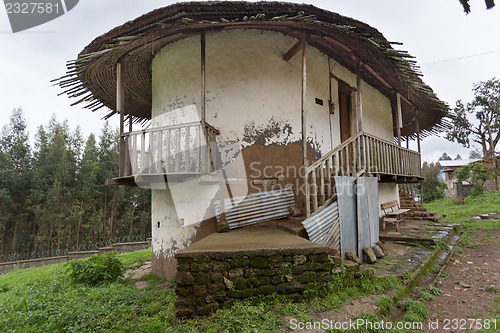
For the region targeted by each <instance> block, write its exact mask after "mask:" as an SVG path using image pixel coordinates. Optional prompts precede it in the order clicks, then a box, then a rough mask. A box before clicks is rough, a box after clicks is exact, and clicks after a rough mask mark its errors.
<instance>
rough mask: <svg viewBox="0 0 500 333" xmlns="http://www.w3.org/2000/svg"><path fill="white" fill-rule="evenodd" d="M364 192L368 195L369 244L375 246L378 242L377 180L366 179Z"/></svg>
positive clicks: (372, 178)
mask: <svg viewBox="0 0 500 333" xmlns="http://www.w3.org/2000/svg"><path fill="white" fill-rule="evenodd" d="M366 189H367V190H366V191H367V193H368V212H369V216H370V244H371V246H373V245H375V244H376V243H377V242H378V241H379V228H380V223H379V218H378V214H379V204H378V179H377V177H367V178H366Z"/></svg>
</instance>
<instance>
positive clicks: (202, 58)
mask: <svg viewBox="0 0 500 333" xmlns="http://www.w3.org/2000/svg"><path fill="white" fill-rule="evenodd" d="M200 71H201V73H200V77H201V82H200V84H201V115H200V122H201V131H202V133H203V138H204V139H205V141H206V149H202V151H201V161H200V163H201V164H202V165H203V164H205V170H204V172H207V173H208V172H210V163H211V161H210V156H208V155H209V154H208V151H209V149H208V145H209V144H210V142H208V136H207V126H206V106H207V96H206V90H207V88H206V80H205V73H206V41H205V31H202V32H201V34H200Z"/></svg>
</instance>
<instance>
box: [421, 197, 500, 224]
mask: <svg viewBox="0 0 500 333" xmlns="http://www.w3.org/2000/svg"><path fill="white" fill-rule="evenodd" d="M425 208H426V209H427V210H431V211H435V212H437V213H438V214H446V217H447V218H448V219H449V220H451V221H453V222H460V223H462V222H471V221H472V220H471V218H472V216H475V215H479V214H487V213H491V212H498V213H500V191H498V192H490V193H485V194H481V195H478V196H475V197H472V196H470V197H467V198H465V203H464V204H463V205H457V204H455V203H454V202H453V199H447V198H445V199H438V200H435V201H433V202H430V203H428V204H425Z"/></svg>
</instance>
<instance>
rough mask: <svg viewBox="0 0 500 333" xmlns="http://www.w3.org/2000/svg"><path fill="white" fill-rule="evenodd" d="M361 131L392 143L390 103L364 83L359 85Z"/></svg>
mask: <svg viewBox="0 0 500 333" xmlns="http://www.w3.org/2000/svg"><path fill="white" fill-rule="evenodd" d="M361 92H362V93H361V96H362V103H363V131H364V132H367V133H370V134H373V135H375V136H378V137H379V138H381V139H385V140H387V141H390V142H393V132H392V112H391V102H390V101H389V99H388V98H387V97H385V96H384V95H383V94H381V93H380V91H378V90H376V89H375V88H373V87H372V86H370V85H368V84H367V83H365V82H364V81H362V83H361Z"/></svg>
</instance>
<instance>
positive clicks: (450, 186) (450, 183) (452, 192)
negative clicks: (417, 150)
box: [439, 159, 477, 198]
mask: <svg viewBox="0 0 500 333" xmlns="http://www.w3.org/2000/svg"><path fill="white" fill-rule="evenodd" d="M476 161H477V160H475V159H467V160H442V161H439V165H441V169H440V172H439V178H440V179H441V180H442V181H444V182H445V183H446V189H445V197H447V198H456V197H458V196H461V195H458V192H457V191H460V193H462V192H463V186H465V187H470V184H469V182H466V181H464V182H462V184H458V185H457V176H456V175H455V170H457V169H459V168H460V167H462V166H464V165H467V164H470V163H473V162H476ZM466 192H470V189H469V190H468V191H466Z"/></svg>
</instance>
